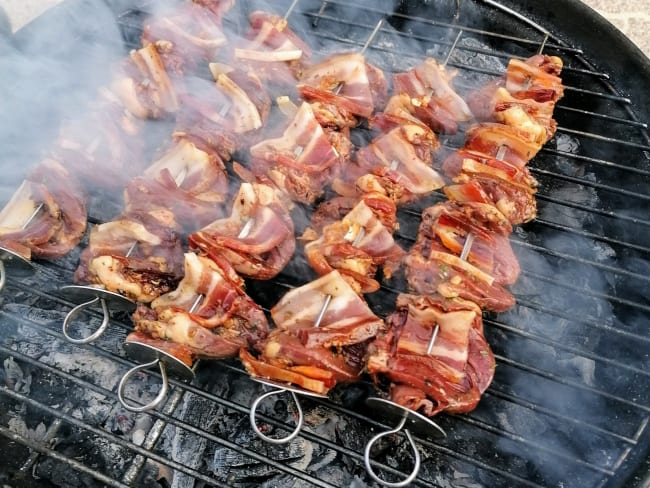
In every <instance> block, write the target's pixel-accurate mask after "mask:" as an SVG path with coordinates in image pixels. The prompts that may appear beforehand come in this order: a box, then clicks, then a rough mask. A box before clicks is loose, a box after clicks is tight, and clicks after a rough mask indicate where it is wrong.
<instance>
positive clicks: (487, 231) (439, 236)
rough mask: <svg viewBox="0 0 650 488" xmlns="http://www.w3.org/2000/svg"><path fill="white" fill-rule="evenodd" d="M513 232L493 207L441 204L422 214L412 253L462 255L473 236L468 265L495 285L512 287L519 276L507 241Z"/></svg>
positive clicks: (472, 204) (486, 205)
mask: <svg viewBox="0 0 650 488" xmlns="http://www.w3.org/2000/svg"><path fill="white" fill-rule="evenodd" d="M511 232H512V226H511V225H510V222H508V220H507V219H506V218H505V217H504V216H503V214H502V213H501V212H499V211H498V210H497V209H496V208H495V207H494V206H492V205H490V204H485V203H474V202H471V203H456V202H442V203H438V204H436V205H434V206H432V207H429V208H427V209H425V210H424V211H423V212H422V223H421V224H420V230H419V232H418V238H417V241H416V243H415V244H414V245H413V248H412V249H411V253H417V254H420V255H422V256H429V255H431V253H432V252H447V253H451V254H454V255H456V256H460V255H461V253H462V251H463V247H464V244H465V242H466V240H467V238H468V236H469V235H470V234H471V235H472V237H473V240H472V243H471V246H470V247H469V251H468V253H467V257H466V260H467V262H468V263H470V264H472V265H473V266H476V267H477V268H478V269H480V270H481V271H483V272H485V273H487V274H489V275H490V276H491V277H492V278H494V281H495V283H498V284H501V285H511V284H512V283H514V282H515V281H517V277H518V276H519V263H518V262H517V258H516V257H515V255H514V253H513V252H512V247H511V246H510V241H509V240H508V237H509V235H510V233H511Z"/></svg>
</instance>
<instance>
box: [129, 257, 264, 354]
mask: <svg viewBox="0 0 650 488" xmlns="http://www.w3.org/2000/svg"><path fill="white" fill-rule="evenodd" d="M243 284H244V283H243V280H242V279H241V278H240V277H239V276H237V273H235V272H234V270H233V269H232V268H231V267H230V266H229V265H228V263H227V262H225V261H222V260H221V261H215V260H212V259H209V258H206V257H202V256H198V255H196V254H194V253H186V254H185V276H184V278H183V279H182V281H181V282H180V283H179V284H178V287H177V288H176V289H175V290H173V291H171V292H169V293H167V294H165V295H162V296H160V297H159V298H157V299H156V300H154V301H153V302H152V303H151V308H149V307H146V306H140V307H139V308H138V309H137V310H136V312H135V314H134V316H133V323H134V324H135V329H136V331H137V332H140V333H143V334H147V335H149V336H151V337H152V338H153V339H161V340H165V341H170V342H171V343H175V344H176V345H182V346H185V347H187V348H189V349H190V350H191V351H192V354H194V355H195V356H197V357H200V358H210V359H225V358H229V357H234V356H236V355H237V354H238V353H239V350H240V349H241V348H248V347H253V346H254V345H255V344H257V343H258V342H259V341H261V340H263V339H264V338H265V337H266V335H267V332H268V322H267V320H266V316H265V315H264V312H263V311H262V309H261V308H260V307H259V306H258V305H257V304H256V303H255V302H254V301H253V300H252V299H251V298H250V297H249V296H248V295H246V293H245V292H244V289H243ZM198 297H202V298H201V301H200V303H199V304H198V306H196V307H194V309H193V311H192V312H190V310H191V309H192V306H193V305H194V304H195V303H196V301H197V298H198Z"/></svg>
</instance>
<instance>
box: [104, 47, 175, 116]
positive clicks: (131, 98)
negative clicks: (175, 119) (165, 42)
mask: <svg viewBox="0 0 650 488" xmlns="http://www.w3.org/2000/svg"><path fill="white" fill-rule="evenodd" d="M111 89H112V91H113V92H114V93H115V94H116V95H117V96H118V97H119V98H120V100H121V101H122V104H123V105H124V106H125V107H126V109H127V110H129V111H130V112H131V113H132V114H133V115H135V116H136V117H139V118H141V119H146V118H161V117H164V116H165V115H168V114H172V113H174V112H176V111H177V110H178V98H177V97H176V88H175V87H174V84H173V83H172V80H171V78H170V77H169V74H168V73H167V71H165V66H164V64H163V61H162V58H161V57H160V52H159V48H158V47H157V45H156V44H148V45H147V46H145V47H143V48H141V49H138V50H133V51H131V53H130V54H129V57H128V58H127V59H125V60H124V61H123V62H122V63H121V65H120V69H119V70H118V72H117V73H116V74H115V76H114V77H113V82H112V85H111Z"/></svg>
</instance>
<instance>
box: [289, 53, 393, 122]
mask: <svg viewBox="0 0 650 488" xmlns="http://www.w3.org/2000/svg"><path fill="white" fill-rule="evenodd" d="M300 82H301V83H302V84H304V85H308V86H311V87H313V88H317V89H319V90H324V91H327V92H331V93H336V94H337V95H338V96H339V97H341V98H344V99H346V100H347V101H348V103H349V105H348V108H349V109H350V110H351V112H352V113H353V114H355V115H359V116H361V117H366V118H367V117H370V115H372V113H373V111H374V110H375V109H378V108H379V107H382V106H383V105H384V103H385V102H386V98H387V84H386V79H385V77H384V74H383V72H382V71H381V70H380V69H379V68H377V67H375V66H373V65H371V64H370V63H368V62H367V61H366V60H365V58H364V57H363V55H362V54H360V53H349V54H337V55H334V56H331V57H329V58H327V59H325V60H324V61H321V62H320V63H318V64H315V65H312V66H310V67H309V68H307V69H306V70H305V71H304V72H303V74H302V77H301V78H300ZM299 88H300V87H299Z"/></svg>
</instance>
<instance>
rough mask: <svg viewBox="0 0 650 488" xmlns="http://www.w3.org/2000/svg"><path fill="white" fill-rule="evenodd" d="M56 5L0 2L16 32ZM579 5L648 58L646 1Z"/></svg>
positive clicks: (592, 0)
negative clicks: (603, 19)
mask: <svg viewBox="0 0 650 488" xmlns="http://www.w3.org/2000/svg"><path fill="white" fill-rule="evenodd" d="M60 1H61V0H0V6H1V7H2V8H4V9H5V11H6V12H7V13H8V14H9V17H10V20H11V24H12V26H13V29H14V30H16V29H19V28H20V27H21V26H22V25H24V24H25V23H27V22H29V21H30V20H31V19H33V18H34V17H36V16H37V15H40V14H41V13H42V12H44V11H45V10H47V9H48V8H49V7H51V6H52V5H55V4H56V3H58V2H60ZM540 1H543V0H540ZM583 1H584V2H585V3H586V4H587V5H589V6H590V7H592V8H593V9H594V10H596V11H597V12H599V13H600V14H601V15H603V16H604V17H605V18H607V19H608V20H609V21H610V22H612V23H613V24H614V25H615V26H616V27H618V28H619V29H620V30H622V31H623V32H624V33H626V34H627V35H628V36H629V37H630V38H631V39H632V40H633V41H634V42H636V44H637V45H638V46H639V47H640V48H641V50H642V51H643V52H644V53H645V54H646V55H647V56H648V57H650V0H583Z"/></svg>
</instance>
